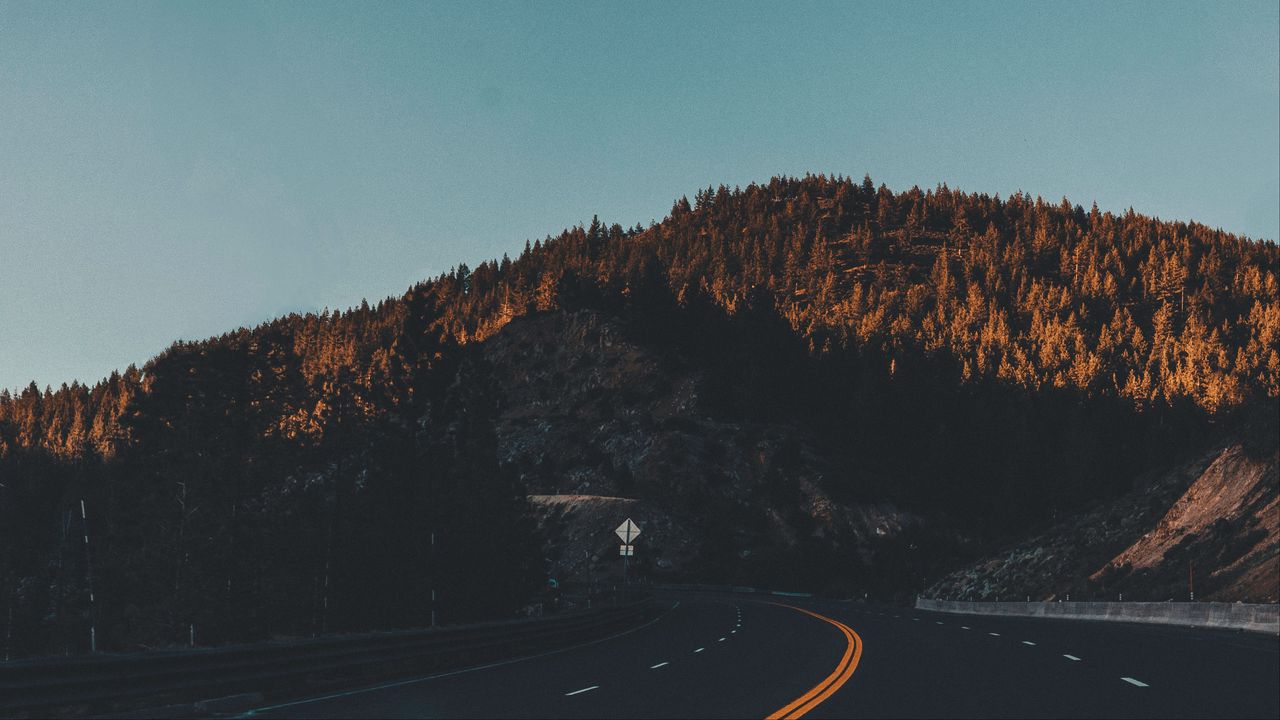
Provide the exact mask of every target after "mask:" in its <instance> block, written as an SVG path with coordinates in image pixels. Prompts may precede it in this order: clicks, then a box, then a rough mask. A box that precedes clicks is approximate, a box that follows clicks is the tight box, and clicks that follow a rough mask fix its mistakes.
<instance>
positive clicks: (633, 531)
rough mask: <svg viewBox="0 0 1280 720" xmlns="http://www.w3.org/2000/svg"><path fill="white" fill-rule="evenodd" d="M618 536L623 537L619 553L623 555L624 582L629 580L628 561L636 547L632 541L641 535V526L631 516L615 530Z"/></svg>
mask: <svg viewBox="0 0 1280 720" xmlns="http://www.w3.org/2000/svg"><path fill="white" fill-rule="evenodd" d="M614 532H615V533H617V534H618V537H620V538H622V547H620V548H618V554H619V555H621V556H622V583H623V584H624V585H625V584H626V582H627V561H628V560H630V559H631V556H632V555H634V554H635V550H636V549H635V547H634V546H632V544H631V541H633V540H635V539H636V537H637V536H639V535H640V527H639V526H638V525H636V524H635V523H633V522H631V518H627V519H626V520H624V521H623V523H622V524H621V525H619V526H618V527H617V529H615V530H614Z"/></svg>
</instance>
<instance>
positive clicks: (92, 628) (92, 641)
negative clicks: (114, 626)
mask: <svg viewBox="0 0 1280 720" xmlns="http://www.w3.org/2000/svg"><path fill="white" fill-rule="evenodd" d="M80 524H81V526H82V527H83V528H84V577H85V581H86V583H87V584H88V585H89V652H92V653H96V652H98V613H97V606H96V605H95V604H94V598H93V561H92V559H91V558H90V556H89V516H88V515H87V514H86V513H85V510H84V498H81V499H80Z"/></svg>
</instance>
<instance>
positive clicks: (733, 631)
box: [729, 630, 738, 635]
mask: <svg viewBox="0 0 1280 720" xmlns="http://www.w3.org/2000/svg"><path fill="white" fill-rule="evenodd" d="M729 634H730V635H737V634H738V631H737V630H730V631H729Z"/></svg>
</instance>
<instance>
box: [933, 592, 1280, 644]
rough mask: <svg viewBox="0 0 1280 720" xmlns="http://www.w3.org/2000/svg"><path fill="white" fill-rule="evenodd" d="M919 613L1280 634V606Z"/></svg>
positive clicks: (972, 607) (1019, 606) (938, 603)
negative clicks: (1224, 629)
mask: <svg viewBox="0 0 1280 720" xmlns="http://www.w3.org/2000/svg"><path fill="white" fill-rule="evenodd" d="M916 609H917V610H933V611H935V612H949V613H965V614H970V615H1009V616H1017V617H1047V618H1061V619H1063V620H1108V621H1116V622H1137V623H1159V624H1162V625H1185V626H1189V627H1216V628H1234V629H1238V630H1248V631H1250V632H1262V633H1269V634H1271V635H1277V634H1280V605H1255V604H1247V603H1224V602H1196V603H1193V602H965V601H960V600H930V599H928V598H916Z"/></svg>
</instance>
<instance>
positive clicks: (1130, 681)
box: [1120, 677, 1151, 687]
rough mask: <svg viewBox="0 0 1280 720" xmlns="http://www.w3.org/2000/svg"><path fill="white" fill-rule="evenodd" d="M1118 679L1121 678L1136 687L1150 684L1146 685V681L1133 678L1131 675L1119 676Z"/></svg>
mask: <svg viewBox="0 0 1280 720" xmlns="http://www.w3.org/2000/svg"><path fill="white" fill-rule="evenodd" d="M1120 679H1121V680H1123V681H1125V682H1127V683H1129V684H1130V685H1134V686H1136V687H1151V686H1150V685H1148V684H1146V683H1144V682H1142V681H1141V680H1134V679H1133V678H1131V677H1122V678H1120Z"/></svg>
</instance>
